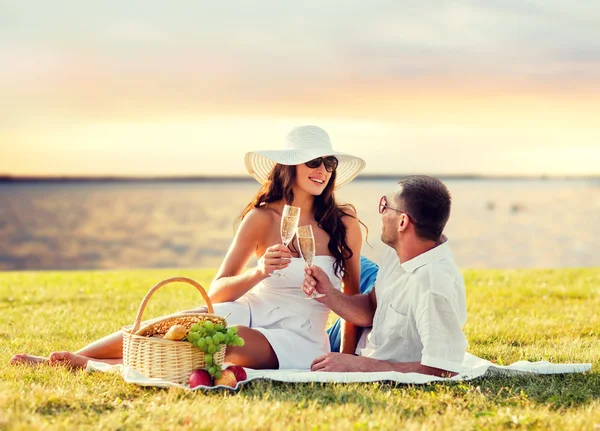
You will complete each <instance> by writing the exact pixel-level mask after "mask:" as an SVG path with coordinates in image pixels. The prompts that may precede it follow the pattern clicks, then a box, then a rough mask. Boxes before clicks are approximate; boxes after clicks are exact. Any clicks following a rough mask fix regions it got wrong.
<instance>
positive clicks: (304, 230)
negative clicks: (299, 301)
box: [297, 225, 325, 299]
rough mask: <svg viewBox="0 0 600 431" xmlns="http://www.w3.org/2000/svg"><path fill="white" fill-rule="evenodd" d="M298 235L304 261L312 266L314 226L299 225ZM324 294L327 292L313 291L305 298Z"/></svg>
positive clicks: (313, 297) (320, 296)
mask: <svg viewBox="0 0 600 431" xmlns="http://www.w3.org/2000/svg"><path fill="white" fill-rule="evenodd" d="M297 236H298V245H299V246H300V253H301V254H302V257H303V258H304V262H306V266H312V261H313V258H314V257H315V236H314V234H313V230H312V226H311V225H306V226H299V227H298V233H297ZM323 296H325V294H323V293H317V292H313V293H312V295H311V296H307V297H306V298H304V299H315V298H322V297H323Z"/></svg>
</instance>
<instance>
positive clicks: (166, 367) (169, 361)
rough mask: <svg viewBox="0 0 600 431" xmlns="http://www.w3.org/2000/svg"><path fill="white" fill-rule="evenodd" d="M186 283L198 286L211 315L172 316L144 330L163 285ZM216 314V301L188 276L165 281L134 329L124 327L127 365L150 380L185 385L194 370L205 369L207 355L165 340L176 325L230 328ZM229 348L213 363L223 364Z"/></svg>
mask: <svg viewBox="0 0 600 431" xmlns="http://www.w3.org/2000/svg"><path fill="white" fill-rule="evenodd" d="M175 282H184V283H188V284H191V285H192V286H194V287H195V288H196V289H198V291H199V292H200V294H202V297H203V298H204V300H205V301H206V305H207V307H208V313H202V312H194V311H187V312H185V313H177V314H171V315H169V316H166V317H164V318H161V319H157V320H154V321H151V323H150V324H148V325H145V326H144V327H142V328H140V326H141V324H142V316H143V314H144V310H145V309H146V305H147V303H148V301H149V300H150V297H151V296H152V295H153V294H154V292H156V291H157V290H158V289H160V288H161V287H162V286H164V285H166V284H169V283H175ZM213 313H214V309H213V306H212V302H211V300H210V298H209V297H208V295H207V294H206V291H205V290H204V288H203V287H202V286H200V285H199V284H198V283H196V282H195V281H194V280H192V279H190V278H186V277H173V278H169V279H167V280H163V281H161V282H160V283H158V284H157V285H156V286H154V287H153V288H152V289H150V290H149V291H148V293H147V294H146V296H145V297H144V299H143V300H142V303H141V304H140V308H139V310H138V312H137V316H136V318H135V323H134V324H133V326H126V327H124V328H123V330H122V331H123V365H126V366H130V367H132V368H133V369H135V370H137V371H139V372H140V373H142V374H143V375H144V376H146V377H150V378H158V379H162V380H167V381H169V382H173V383H178V384H185V383H187V382H188V379H189V376H190V374H191V373H192V371H193V370H195V369H197V368H204V365H205V363H204V353H203V352H201V351H200V349H198V348H197V347H195V346H193V345H192V344H191V343H189V342H187V341H172V340H163V339H162V337H163V336H164V335H165V333H166V332H167V331H168V330H169V328H170V327H171V326H172V325H184V326H185V327H186V328H187V329H188V331H189V329H190V327H191V326H192V325H193V324H194V323H197V322H201V321H205V320H210V321H212V322H213V323H215V324H217V323H222V324H223V325H227V323H226V321H225V319H224V318H223V317H220V316H217V315H215V314H213ZM225 349H226V346H225V345H221V349H220V350H219V351H218V352H215V354H214V355H213V363H215V364H216V365H218V366H221V365H223V362H224V360H225Z"/></svg>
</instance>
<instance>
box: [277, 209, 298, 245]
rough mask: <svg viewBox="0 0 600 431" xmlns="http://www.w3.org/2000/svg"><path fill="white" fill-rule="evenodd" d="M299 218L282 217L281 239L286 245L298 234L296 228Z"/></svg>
mask: <svg viewBox="0 0 600 431" xmlns="http://www.w3.org/2000/svg"><path fill="white" fill-rule="evenodd" d="M299 219H300V217H296V216H284V217H281V240H282V241H283V243H284V244H285V245H286V246H287V245H288V244H289V243H290V241H291V240H292V238H294V235H295V234H296V228H297V227H298V220H299Z"/></svg>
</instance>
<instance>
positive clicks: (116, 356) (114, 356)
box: [10, 331, 123, 368]
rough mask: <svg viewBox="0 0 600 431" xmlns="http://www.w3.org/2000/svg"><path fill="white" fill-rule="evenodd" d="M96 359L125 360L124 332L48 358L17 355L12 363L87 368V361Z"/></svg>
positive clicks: (114, 361) (112, 362)
mask: <svg viewBox="0 0 600 431" xmlns="http://www.w3.org/2000/svg"><path fill="white" fill-rule="evenodd" d="M89 360H94V361H99V362H106V363H108V364H119V363H122V362H123V333H122V332H121V331H117V332H114V333H112V334H110V335H107V336H106V337H103V338H101V339H99V340H96V341H94V342H92V343H90V344H88V345H87V346H85V347H84V348H83V349H80V350H78V351H77V352H75V353H71V352H54V353H52V354H51V355H50V356H49V357H48V358H45V357H43V356H34V355H27V354H20V355H15V356H13V357H12V359H11V361H10V362H11V364H28V365H68V366H71V367H74V368H85V367H86V366H87V361H89Z"/></svg>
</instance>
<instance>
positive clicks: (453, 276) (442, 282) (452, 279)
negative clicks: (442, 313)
mask: <svg viewBox="0 0 600 431" xmlns="http://www.w3.org/2000/svg"><path fill="white" fill-rule="evenodd" d="M410 277H411V280H410V282H411V284H413V285H416V286H417V287H418V290H419V291H420V292H422V293H425V292H432V293H437V294H440V295H443V296H453V295H454V293H455V292H456V289H457V288H458V289H461V288H464V278H463V275H462V273H461V272H460V269H459V268H458V267H457V266H456V264H455V263H454V261H452V260H451V259H443V260H439V261H436V262H431V263H428V264H426V265H423V266H421V267H419V268H417V269H415V270H414V271H413V272H412V273H411V274H410Z"/></svg>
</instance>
